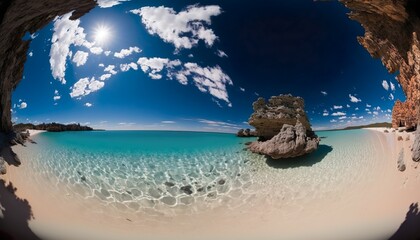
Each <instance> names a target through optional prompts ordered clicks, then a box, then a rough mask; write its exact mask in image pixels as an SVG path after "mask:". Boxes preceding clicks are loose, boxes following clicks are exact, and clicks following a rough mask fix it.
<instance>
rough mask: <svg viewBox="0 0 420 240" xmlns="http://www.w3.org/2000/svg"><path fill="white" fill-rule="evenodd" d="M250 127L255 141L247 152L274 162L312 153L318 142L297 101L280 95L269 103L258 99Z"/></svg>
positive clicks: (301, 102) (291, 97) (302, 102)
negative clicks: (252, 128) (252, 127)
mask: <svg viewBox="0 0 420 240" xmlns="http://www.w3.org/2000/svg"><path fill="white" fill-rule="evenodd" d="M253 108H254V113H253V114H252V115H251V117H250V119H249V124H250V125H251V126H254V127H255V129H256V135H257V136H258V137H259V139H258V141H255V142H252V143H251V144H250V145H249V146H248V149H249V150H251V151H252V152H255V153H259V154H264V155H267V156H270V157H271V158H273V159H279V158H292V157H298V156H302V155H305V154H308V153H311V152H313V151H315V150H316V149H317V148H318V144H319V141H320V140H319V138H318V137H317V136H316V135H315V133H314V132H313V131H312V129H311V126H310V124H309V121H308V118H307V116H306V113H305V110H304V101H303V99H302V98H300V97H293V96H291V95H280V96H274V97H271V98H270V99H269V100H268V103H266V102H265V100H264V99H263V98H259V99H258V100H257V101H256V102H254V104H253Z"/></svg>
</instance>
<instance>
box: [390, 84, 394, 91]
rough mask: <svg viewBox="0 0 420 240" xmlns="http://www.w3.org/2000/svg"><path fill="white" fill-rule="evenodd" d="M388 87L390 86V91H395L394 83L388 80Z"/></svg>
mask: <svg viewBox="0 0 420 240" xmlns="http://www.w3.org/2000/svg"><path fill="white" fill-rule="evenodd" d="M389 84H390V87H391V91H395V85H394V84H393V83H392V82H389Z"/></svg>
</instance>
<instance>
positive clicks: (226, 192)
mask: <svg viewBox="0 0 420 240" xmlns="http://www.w3.org/2000/svg"><path fill="white" fill-rule="evenodd" d="M250 140H252V139H241V138H237V137H236V136H234V135H233V134H218V133H198V132H165V131H99V132H62V133H42V134H40V135H38V136H37V137H36V141H37V143H38V144H36V145H34V146H31V147H35V148H37V149H38V151H34V152H32V153H31V155H32V157H31V159H32V160H33V162H32V164H34V165H36V167H35V168H37V169H38V171H39V172H42V174H43V175H44V176H46V177H47V178H48V179H49V180H51V182H52V183H54V184H56V185H57V186H60V187H61V188H62V187H63V186H65V188H66V192H67V194H69V195H77V196H79V197H81V198H85V199H89V198H95V199H97V200H99V201H101V202H102V203H104V204H106V205H112V206H113V207H115V208H117V209H119V210H121V211H132V210H134V211H145V210H150V209H153V210H157V211H163V212H165V213H166V212H167V208H168V207H169V208H177V207H178V208H183V209H185V210H186V212H189V213H191V212H198V211H199V209H205V208H208V209H211V208H213V207H217V206H219V205H221V204H227V203H229V202H232V201H233V200H234V199H240V200H242V199H244V198H246V195H247V193H248V192H249V189H250V187H251V185H252V179H251V176H250V174H249V173H248V170H247V168H246V162H247V161H248V160H247V159H246V158H247V157H246V156H247V155H248V153H247V152H246V151H243V148H244V147H245V145H244V143H245V142H247V141H250ZM248 195H249V194H248ZM187 210H189V211H187Z"/></svg>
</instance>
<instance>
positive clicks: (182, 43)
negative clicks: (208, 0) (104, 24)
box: [130, 5, 222, 50]
mask: <svg viewBox="0 0 420 240" xmlns="http://www.w3.org/2000/svg"><path fill="white" fill-rule="evenodd" d="M130 12H131V13H134V14H137V15H139V16H141V19H142V23H143V24H144V25H145V26H146V29H147V31H148V32H149V33H150V34H152V35H154V34H156V35H158V36H159V37H160V38H161V39H162V40H163V41H165V42H168V43H172V44H173V45H174V46H175V48H176V49H177V50H178V49H181V48H186V49H191V48H192V47H193V46H195V45H197V44H198V42H199V41H200V40H202V41H204V42H205V43H206V44H207V45H208V46H212V45H213V43H214V41H215V40H216V39H217V36H216V35H215V34H214V32H213V30H212V29H209V28H208V26H209V25H210V24H211V19H210V18H211V17H212V16H217V15H219V14H221V13H222V10H221V8H220V7H219V6H216V5H210V6H198V5H191V6H188V7H187V8H186V9H185V10H184V11H181V12H179V13H176V12H175V10H174V9H172V8H168V7H164V6H160V7H142V8H140V9H134V10H131V11H130Z"/></svg>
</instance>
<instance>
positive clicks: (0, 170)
mask: <svg viewBox="0 0 420 240" xmlns="http://www.w3.org/2000/svg"><path fill="white" fill-rule="evenodd" d="M6 173H7V167H6V161H4V159H3V157H2V156H0V175H2V174H6Z"/></svg>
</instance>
